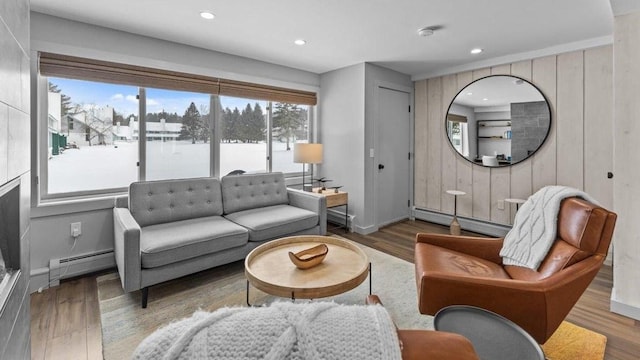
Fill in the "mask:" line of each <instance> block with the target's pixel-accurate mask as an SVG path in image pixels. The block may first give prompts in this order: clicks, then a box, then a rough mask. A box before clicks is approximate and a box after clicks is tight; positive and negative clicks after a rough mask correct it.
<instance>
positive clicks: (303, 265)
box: [289, 244, 329, 270]
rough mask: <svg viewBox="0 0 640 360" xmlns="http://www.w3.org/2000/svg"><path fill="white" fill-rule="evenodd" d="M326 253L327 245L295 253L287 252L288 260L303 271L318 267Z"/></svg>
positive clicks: (327, 250)
mask: <svg viewBox="0 0 640 360" xmlns="http://www.w3.org/2000/svg"><path fill="white" fill-rule="evenodd" d="M328 252H329V248H328V247H327V245H325V244H320V245H317V246H314V247H312V248H309V249H305V250H302V251H299V252H297V253H293V252H291V251H289V259H291V262H292V263H293V264H294V265H295V266H296V267H297V268H298V269H301V270H305V269H309V268H312V267H314V266H316V265H320V263H322V261H323V260H324V258H325V257H326V256H327V253H328Z"/></svg>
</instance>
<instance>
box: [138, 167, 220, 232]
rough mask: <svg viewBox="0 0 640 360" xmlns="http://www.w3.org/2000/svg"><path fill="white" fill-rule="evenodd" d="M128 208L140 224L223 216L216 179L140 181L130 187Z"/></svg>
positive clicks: (218, 184) (146, 224) (218, 185)
mask: <svg viewBox="0 0 640 360" xmlns="http://www.w3.org/2000/svg"><path fill="white" fill-rule="evenodd" d="M129 211H131V214H132V215H133V218H134V219H136V221H137V222H138V224H139V225H140V226H148V225H155V224H163V223H168V222H173V221H180V220H186V219H193V218H199V217H204V216H216V215H222V193H221V190H220V181H219V180H218V179H215V178H195V179H179V180H160V181H139V182H134V183H133V184H131V185H130V186H129Z"/></svg>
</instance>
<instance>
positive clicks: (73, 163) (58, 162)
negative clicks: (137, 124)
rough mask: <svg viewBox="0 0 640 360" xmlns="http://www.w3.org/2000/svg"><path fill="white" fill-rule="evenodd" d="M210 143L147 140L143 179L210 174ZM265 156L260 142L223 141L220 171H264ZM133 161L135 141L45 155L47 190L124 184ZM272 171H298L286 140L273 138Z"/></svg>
mask: <svg viewBox="0 0 640 360" xmlns="http://www.w3.org/2000/svg"><path fill="white" fill-rule="evenodd" d="M209 146H210V145H209V144H208V143H207V144H203V143H197V144H191V141H174V142H160V141H149V142H147V163H146V164H147V180H154V179H167V178H187V177H198V176H209V163H210V160H209ZM291 148H292V149H293V146H291ZM266 158H267V146H266V144H265V143H258V144H233V143H232V144H228V143H222V144H220V174H221V175H225V174H227V173H229V172H230V171H232V170H244V171H247V172H264V171H266V168H267V160H266ZM137 161H138V143H137V142H116V143H115V146H114V145H107V146H102V145H96V146H84V147H82V148H80V149H67V150H65V151H64V152H63V153H61V154H60V155H56V156H54V157H52V158H51V159H49V162H48V166H49V169H48V176H49V179H48V187H49V189H48V193H49V194H57V193H65V192H76V191H88V190H99V189H110V188H123V187H127V186H128V185H129V184H130V183H131V182H134V181H137V180H138V167H137V165H136V163H137ZM273 171H282V172H284V173H287V172H300V171H302V165H301V164H295V163H293V150H290V151H287V150H286V144H285V143H279V142H274V143H273Z"/></svg>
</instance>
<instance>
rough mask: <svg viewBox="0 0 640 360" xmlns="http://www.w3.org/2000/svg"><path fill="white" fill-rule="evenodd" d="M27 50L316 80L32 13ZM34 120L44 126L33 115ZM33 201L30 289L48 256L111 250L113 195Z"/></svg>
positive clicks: (273, 79) (274, 79)
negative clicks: (77, 230)
mask: <svg viewBox="0 0 640 360" xmlns="http://www.w3.org/2000/svg"><path fill="white" fill-rule="evenodd" d="M31 50H32V56H33V55H35V52H36V51H47V52H54V53H60V54H67V55H75V56H81V57H90V58H97V59H101V60H108V61H114V62H122V63H128V64H133V65H140V66H149V67H156V68H162V69H167V70H174V71H182V72H189V73H194V74H202V75H209V76H217V77H223V78H227V79H232V80H239V81H250V82H256V83H261V84H268V85H273V86H282V87H288V88H294V89H301V90H310V91H318V86H319V84H320V77H319V75H317V74H314V73H310V72H306V71H302V70H297V69H292V68H288V67H284V66H280V65H274V64H270V63H265V62H261V61H258V60H254V59H248V58H243V57H239V56H234V55H229V54H224V53H219V52H214V51H208V50H204V49H200V48H195V47H191V46H186V45H182V44H177V43H172V42H168V41H163V40H158V39H153V38H149V37H145V36H139V35H134V34H131V33H126V32H121V31H117V30H111V29H107V28H103V27H98V26H94V25H89V24H84V23H79V22H74V21H69V20H64V19H61V18H57V17H53V16H49V15H44V14H40V13H33V12H32V13H31ZM34 57H35V56H34ZM32 66H34V65H33V64H32ZM32 83H33V84H35V83H36V82H35V79H34V80H33V82H32ZM361 83H362V81H361ZM320 97H321V96H320ZM33 113H34V114H35V112H33ZM45 114H46V112H45ZM32 123H33V124H40V125H42V124H44V125H45V126H46V121H44V122H43V121H40V119H37V118H36V117H35V116H34V119H33V120H32ZM33 126H35V125H33ZM31 136H32V138H31V142H32V154H33V159H32V162H33V164H34V169H33V172H32V174H33V177H34V180H33V182H34V183H35V176H36V175H37V174H38V172H39V169H37V165H35V164H37V163H38V159H37V157H36V154H37V153H38V147H37V146H38V145H39V144H38V140H37V139H38V131H36V129H35V128H34V129H33V131H32V135H31ZM32 200H33V201H32V212H31V215H32V223H31V224H32V225H31V226H32V227H31V231H32V233H33V236H32V238H33V241H32V243H31V276H32V280H33V281H32V283H31V290H32V291H34V290H35V289H38V288H39V287H41V286H43V287H46V286H47V284H48V281H49V268H48V266H49V260H50V259H56V258H66V257H68V256H71V255H74V256H76V255H78V254H87V253H98V252H102V251H105V250H110V249H113V229H112V226H113V219H112V212H111V211H112V210H111V208H112V207H113V197H105V198H102V199H93V200H86V199H85V200H83V199H77V200H74V201H66V202H60V201H58V202H53V203H46V204H42V203H39V202H38V196H37V186H34V187H33V196H32ZM77 221H80V222H82V235H81V236H80V237H79V238H78V243H77V244H76V246H75V248H73V251H71V248H72V245H73V241H72V238H71V236H70V224H71V223H72V222H77ZM85 265H86V270H87V271H91V270H97V269H99V268H101V267H104V266H105V264H104V262H96V263H91V262H89V263H87V264H85ZM68 275H73V273H72V272H70V273H69V274H68Z"/></svg>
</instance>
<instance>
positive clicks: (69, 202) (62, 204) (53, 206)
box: [31, 193, 126, 219]
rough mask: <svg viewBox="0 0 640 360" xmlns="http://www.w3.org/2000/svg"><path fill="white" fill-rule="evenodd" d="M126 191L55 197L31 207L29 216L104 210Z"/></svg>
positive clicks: (33, 217)
mask: <svg viewBox="0 0 640 360" xmlns="http://www.w3.org/2000/svg"><path fill="white" fill-rule="evenodd" d="M121 195H126V193H118V194H109V195H99V196H94V197H85V198H75V199H55V200H45V201H42V202H40V204H38V206H36V207H33V208H31V218H32V219H37V218H41V217H48V216H55V215H63V214H72V213H80V212H87V211H96V210H106V209H111V208H113V204H114V201H115V200H114V199H115V198H116V197H118V196H121Z"/></svg>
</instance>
